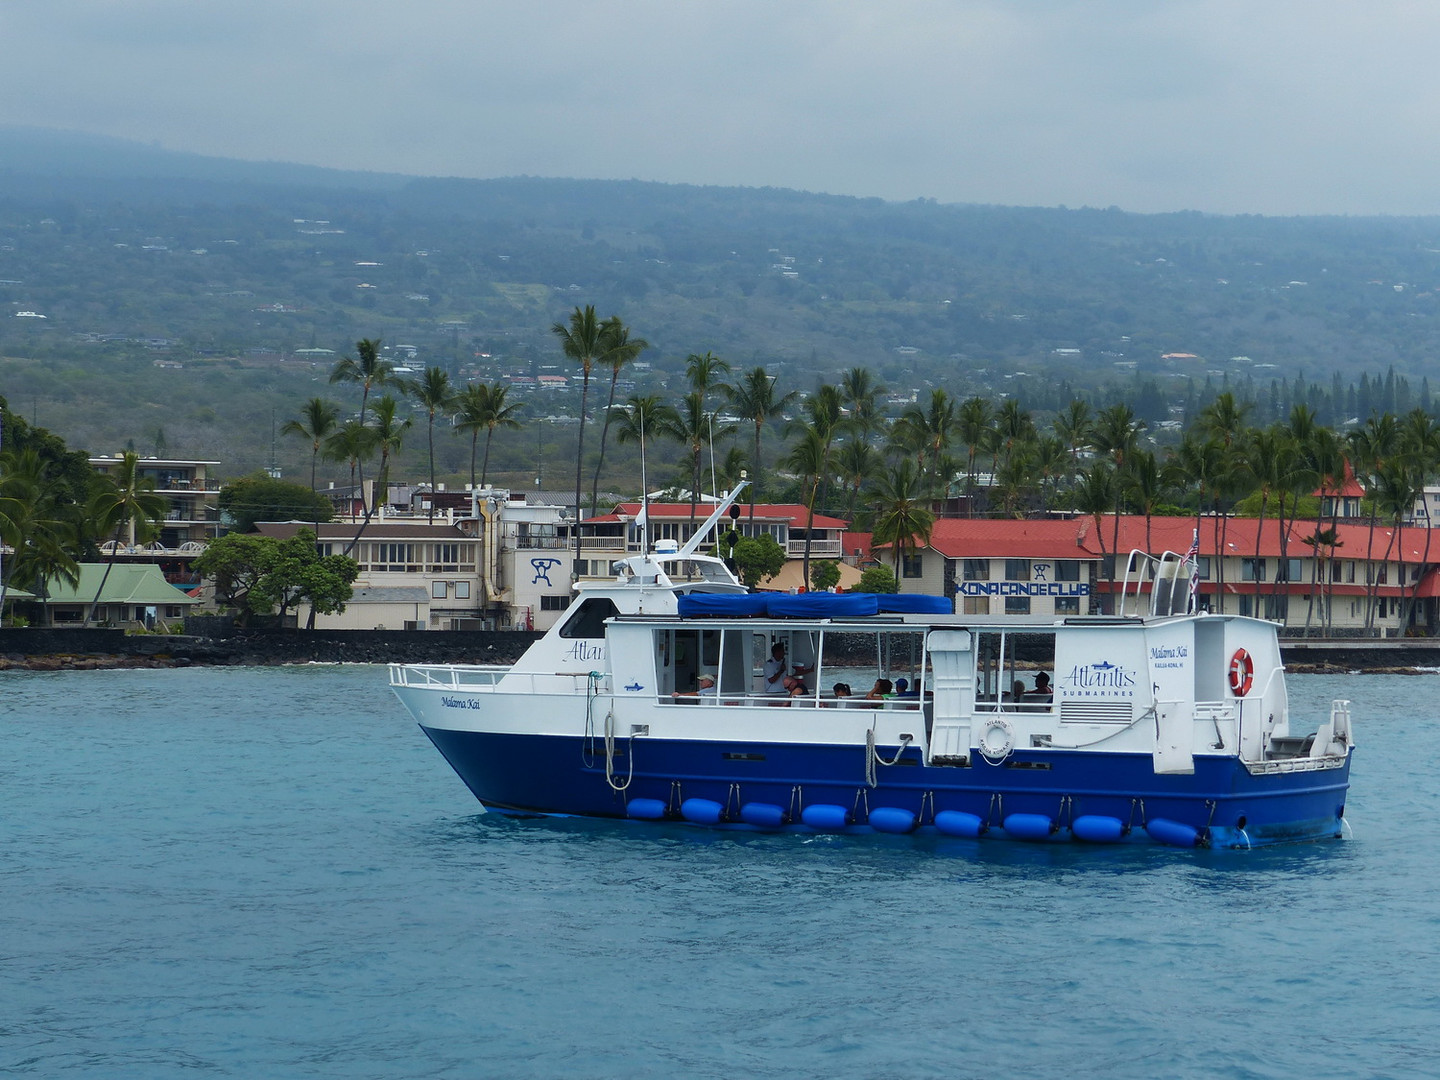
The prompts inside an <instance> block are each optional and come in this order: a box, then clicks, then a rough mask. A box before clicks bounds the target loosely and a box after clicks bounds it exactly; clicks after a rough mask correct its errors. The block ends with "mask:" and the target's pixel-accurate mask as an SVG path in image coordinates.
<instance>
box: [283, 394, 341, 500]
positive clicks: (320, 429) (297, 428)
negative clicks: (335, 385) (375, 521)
mask: <svg viewBox="0 0 1440 1080" xmlns="http://www.w3.org/2000/svg"><path fill="white" fill-rule="evenodd" d="M339 426H340V409H339V407H338V406H337V405H336V404H335V403H334V402H332V401H326V400H325V399H324V398H318V397H316V398H311V399H310V400H309V401H307V402H306V403H305V407H304V408H302V409H301V410H300V419H299V420H287V421H286V422H285V426H284V427H282V428H281V429H280V434H281V435H299V436H300V437H301V438H304V439H309V440H310V490H311V491H314V490H315V465H316V463H317V462H318V461H319V459H320V449H321V447H323V446H324V445H325V440H326V439H327V438H329V437H330V433H331V432H333V431H334V430H335V429H336V428H337V427H339Z"/></svg>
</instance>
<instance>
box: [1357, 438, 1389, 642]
mask: <svg viewBox="0 0 1440 1080" xmlns="http://www.w3.org/2000/svg"><path fill="white" fill-rule="evenodd" d="M1399 452H1400V424H1399V422H1398V421H1397V420H1396V419H1395V417H1394V415H1393V414H1391V413H1384V414H1383V415H1381V414H1376V413H1371V414H1370V418H1369V419H1368V420H1366V421H1365V424H1364V426H1363V427H1359V428H1356V429H1355V430H1354V431H1352V432H1350V460H1351V462H1352V464H1353V465H1354V466H1355V472H1356V473H1357V474H1359V475H1361V476H1363V477H1364V479H1363V480H1362V481H1361V483H1362V484H1364V486H1365V490H1366V494H1367V495H1368V496H1369V499H1368V501H1369V502H1370V503H1371V508H1370V514H1369V518H1370V529H1369V533H1368V534H1367V536H1366V541H1365V560H1366V566H1367V567H1368V568H1369V569H1368V576H1369V578H1370V579H1371V580H1369V581H1368V582H1367V583H1366V590H1365V592H1366V611H1365V629H1366V630H1369V629H1370V628H1371V627H1372V626H1373V622H1374V620H1373V617H1372V616H1373V611H1374V605H1375V598H1376V597H1377V596H1378V595H1379V581H1378V580H1376V579H1377V578H1378V577H1379V575H1378V574H1377V573H1376V569H1375V562H1374V553H1375V523H1376V517H1377V513H1378V511H1377V508H1376V504H1375V497H1376V493H1377V491H1378V489H1379V486H1380V473H1381V471H1382V470H1384V469H1385V467H1386V465H1387V464H1388V463H1389V461H1390V459H1391V458H1392V457H1394V456H1395V455H1396V454H1397V453H1399ZM1372 590H1373V595H1372Z"/></svg>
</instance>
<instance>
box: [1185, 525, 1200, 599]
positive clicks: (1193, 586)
mask: <svg viewBox="0 0 1440 1080" xmlns="http://www.w3.org/2000/svg"><path fill="white" fill-rule="evenodd" d="M1185 561H1186V562H1188V563H1189V564H1190V611H1191V612H1192V613H1193V612H1194V611H1195V610H1196V608H1197V605H1198V601H1199V598H1200V530H1199V529H1196V530H1195V536H1194V538H1193V539H1192V540H1191V541H1190V550H1189V551H1187V552H1186V553H1185Z"/></svg>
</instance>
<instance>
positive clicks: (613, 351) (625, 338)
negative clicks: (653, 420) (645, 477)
mask: <svg viewBox="0 0 1440 1080" xmlns="http://www.w3.org/2000/svg"><path fill="white" fill-rule="evenodd" d="M600 329H601V333H602V334H603V335H604V339H605V343H604V352H603V353H602V354H601V356H600V361H601V363H604V364H609V365H610V396H609V398H608V399H607V400H606V402H605V423H604V424H602V425H601V427H600V460H598V461H597V462H596V463H595V479H594V480H593V481H591V484H590V512H591V513H592V514H593V513H595V512H596V510H595V504H596V502H598V500H599V498H600V470H601V469H603V468H604V467H605V444H606V442H607V440H608V439H609V437H610V413H611V410H613V409H614V407H615V384H616V383H618V382H619V381H620V371H621V369H622V368H624V367H625V365H626V364H631V363H634V362H635V360H636V359H637V358H638V357H639V356H640V354H641V353H642V352H644V351H645V350H646V349H648V348H649V347H650V343H649V342H648V341H646V340H645V339H644V338H634V339H633V340H632V339H631V337H630V328H629V327H628V326H626V325H625V324H624V323H622V322H621V321H620V316H618V315H612V316H610V318H608V319H606V320H605V322H604V323H603V324H602V325H601V328H600Z"/></svg>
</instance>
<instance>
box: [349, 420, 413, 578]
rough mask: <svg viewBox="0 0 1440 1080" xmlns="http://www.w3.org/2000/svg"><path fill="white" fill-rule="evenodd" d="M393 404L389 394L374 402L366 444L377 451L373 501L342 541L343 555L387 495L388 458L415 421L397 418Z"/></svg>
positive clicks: (363, 529) (363, 532)
mask: <svg viewBox="0 0 1440 1080" xmlns="http://www.w3.org/2000/svg"><path fill="white" fill-rule="evenodd" d="M397 408H398V405H397V403H396V401H395V399H394V398H393V397H392V396H391V395H389V394H386V395H384V396H383V397H382V398H380V400H379V401H377V402H375V423H374V425H373V426H371V427H370V428H369V431H370V440H371V443H370V444H371V446H373V447H374V448H375V449H377V450H379V451H380V471H379V474H378V476H377V477H376V492H375V501H374V502H372V503H371V504H370V506H369V507H368V508H366V510H365V517H364V519H363V520H362V521H361V522H360V527H359V528H358V529H356V530H355V535H354V536H352V537H351V538H350V543H348V544H346V545H345V551H344V552H343V554H345V555H349V554H350V552H352V551H354V550H355V545H356V544H358V543H359V542H360V537H362V536H364V535H365V529H366V527H367V526H368V525H369V524H370V519H371V518H372V517H374V516H375V508H376V507H377V506H378V505H379V503H380V502H381V501H382V500H384V499H387V498H389V494H390V461H391V459H392V458H393V457H394V456H395V455H396V454H398V453H399V452H400V447H401V446H402V445H403V443H404V441H405V433H406V432H408V431H409V430H410V429H411V428H412V427H413V426H414V424H415V421H414V420H413V419H411V418H410V417H408V416H407V417H405V418H404V419H403V420H402V419H400V418H399V417H398V416H397V415H396V412H395V410H396V409H397Z"/></svg>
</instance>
